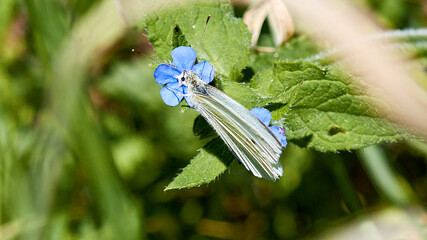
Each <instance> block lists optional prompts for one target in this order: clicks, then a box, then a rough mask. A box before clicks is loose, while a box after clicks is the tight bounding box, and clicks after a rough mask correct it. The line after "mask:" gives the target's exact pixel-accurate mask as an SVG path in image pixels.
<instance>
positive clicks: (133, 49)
mask: <svg viewBox="0 0 427 240" xmlns="http://www.w3.org/2000/svg"><path fill="white" fill-rule="evenodd" d="M132 52H133V53H138V54H139V55H142V56H144V57H146V58H148V59H150V60H152V61H154V62H156V63H159V64H165V65H168V66H170V67H172V68H175V69H178V68H176V67H175V66H173V65H171V64H168V63H164V62H161V61H159V60H157V59H154V58H152V57H150V56H147V55H146V54H144V53H142V52H140V51H138V50H136V49H135V48H132ZM178 70H179V71H181V70H180V69H178Z"/></svg>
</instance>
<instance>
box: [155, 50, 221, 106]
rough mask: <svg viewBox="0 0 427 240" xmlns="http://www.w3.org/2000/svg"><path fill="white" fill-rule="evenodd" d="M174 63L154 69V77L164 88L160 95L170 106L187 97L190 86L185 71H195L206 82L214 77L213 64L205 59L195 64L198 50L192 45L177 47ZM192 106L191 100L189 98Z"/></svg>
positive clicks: (173, 55) (173, 54)
mask: <svg viewBox="0 0 427 240" xmlns="http://www.w3.org/2000/svg"><path fill="white" fill-rule="evenodd" d="M171 55H172V59H173V65H170V64H160V65H159V66H158V67H157V68H156V70H155V71H154V79H155V80H156V82H157V83H158V84H160V85H163V88H162V89H161V90H160V95H161V97H162V99H163V101H164V102H165V103H166V104H167V105H169V106H176V105H178V103H180V102H181V100H182V98H185V99H186V100H187V98H186V94H187V93H188V88H187V86H186V83H185V82H184V74H185V73H187V74H188V73H190V74H191V73H195V74H197V75H198V76H199V78H200V79H201V80H202V81H203V82H205V83H206V84H208V83H210V82H211V81H212V80H213V78H214V71H213V67H212V64H210V63H209V62H208V61H203V62H200V63H197V64H195V62H196V52H195V51H194V49H193V48H191V47H185V46H181V47H177V48H175V49H174V50H173V51H172V53H171ZM187 103H188V104H189V105H190V107H191V102H190V101H188V100H187Z"/></svg>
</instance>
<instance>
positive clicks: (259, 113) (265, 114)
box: [250, 108, 271, 126]
mask: <svg viewBox="0 0 427 240" xmlns="http://www.w3.org/2000/svg"><path fill="white" fill-rule="evenodd" d="M250 112H251V113H252V114H253V115H255V116H256V117H257V118H258V119H259V120H261V122H263V123H264V124H265V125H266V126H268V125H269V124H270V121H271V113H270V111H268V110H267V109H265V108H252V109H251V110H250Z"/></svg>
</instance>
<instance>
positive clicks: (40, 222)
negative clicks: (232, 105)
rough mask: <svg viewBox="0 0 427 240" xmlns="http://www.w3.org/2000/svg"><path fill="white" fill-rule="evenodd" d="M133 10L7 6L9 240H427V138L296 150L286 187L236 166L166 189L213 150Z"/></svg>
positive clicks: (2, 34) (383, 20) (4, 69)
mask: <svg viewBox="0 0 427 240" xmlns="http://www.w3.org/2000/svg"><path fill="white" fill-rule="evenodd" d="M356 2H357V4H358V5H359V6H362V7H364V8H366V9H370V11H372V12H374V13H375V16H376V18H377V19H375V20H376V21H378V22H379V23H380V24H382V25H383V26H385V27H387V28H390V29H393V28H410V27H423V26H424V27H425V26H426V22H427V19H426V12H427V10H426V9H427V3H426V2H425V1H421V0H419V1H416V0H413V1H404V0H385V1H379V0H365V1H356ZM120 4H121V1H116V2H114V1H108V0H105V1H83V0H65V1H54V0H22V1H19V0H1V2H0V239H211V238H214V239H216V238H218V239H299V238H323V239H333V237H337V238H336V239H346V237H351V236H354V235H355V236H366V237H367V238H361V239H378V238H375V236H377V235H378V234H380V235H379V236H384V235H382V234H390V235H387V236H394V237H399V236H403V237H404V238H401V239H422V238H423V237H426V235H423V234H426V233H425V231H426V229H425V228H426V222H427V221H426V218H427V216H426V214H425V212H424V210H425V207H426V201H427V177H426V172H427V171H426V169H427V167H426V163H427V144H426V143H423V142H419V141H406V142H401V143H396V144H384V145H381V146H373V147H369V148H367V149H364V150H358V151H355V152H340V153H337V154H332V153H319V152H315V151H311V150H308V149H301V148H299V147H296V146H295V145H293V144H292V143H290V144H289V145H288V147H287V148H286V149H285V152H284V154H283V155H282V158H281V162H282V164H283V166H284V176H283V177H282V178H281V179H280V180H278V181H277V182H274V183H272V182H268V181H265V180H262V179H257V178H255V177H253V176H252V174H251V173H249V172H247V171H246V170H245V169H244V167H242V166H240V165H239V164H237V163H234V164H232V166H231V168H230V170H229V171H228V172H226V173H224V174H223V175H222V176H221V177H220V178H219V179H218V180H216V181H215V182H212V183H210V184H209V185H207V186H201V187H199V188H193V189H184V190H179V191H177V190H174V191H166V192H165V191H164V188H165V186H166V185H167V184H168V183H169V182H170V181H171V180H172V179H173V178H174V177H175V176H176V175H177V173H179V171H180V169H182V168H183V167H185V166H186V165H187V164H188V162H189V160H190V159H191V158H192V157H193V156H194V155H196V153H197V149H198V148H200V147H201V146H202V145H203V144H204V143H205V142H203V141H200V140H198V138H197V137H196V136H194V135H193V131H192V128H193V121H194V119H195V117H196V116H197V113H196V111H193V110H188V111H185V112H184V113H183V112H181V110H180V109H179V108H171V107H168V106H166V105H165V104H164V103H163V102H162V100H161V98H160V95H159V90H160V88H161V87H160V86H158V85H157V84H156V83H155V81H154V78H153V75H152V74H153V71H154V69H153V67H151V66H150V64H151V63H152V62H151V60H149V59H147V58H145V57H143V56H139V55H135V54H133V53H132V52H131V49H132V48H137V49H139V50H140V51H142V52H145V53H146V54H150V53H151V52H152V49H151V47H150V43H149V42H148V40H147V38H146V37H145V35H144V32H143V31H142V30H140V29H139V28H136V27H131V26H129V25H126V23H127V21H131V20H130V18H131V17H130V14H127V13H126V12H125V10H126V8H120V6H122V5H120ZM124 5H126V4H124ZM244 10H245V8H244V7H243V6H242V5H241V4H239V5H238V8H237V10H236V12H237V13H238V14H241V13H242V12H243V11H244ZM123 19H124V20H125V21H123ZM264 34H268V33H264ZM266 37H268V36H264V38H266ZM363 234H366V235H363ZM376 234H377V235H376ZM399 234H400V235H399ZM407 236H409V237H411V236H412V237H413V238H405V237H407ZM371 237H372V238H371ZM385 239H389V238H385Z"/></svg>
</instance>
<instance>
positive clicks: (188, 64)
mask: <svg viewBox="0 0 427 240" xmlns="http://www.w3.org/2000/svg"><path fill="white" fill-rule="evenodd" d="M171 55H172V59H173V65H175V67H177V68H179V69H181V70H191V68H192V67H193V65H194V62H195V61H196V52H195V51H194V49H192V48H191V47H184V46H181V47H177V48H175V49H174V50H173V51H172V53H171Z"/></svg>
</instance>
